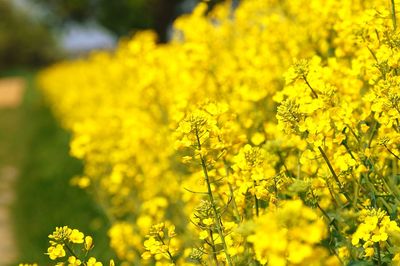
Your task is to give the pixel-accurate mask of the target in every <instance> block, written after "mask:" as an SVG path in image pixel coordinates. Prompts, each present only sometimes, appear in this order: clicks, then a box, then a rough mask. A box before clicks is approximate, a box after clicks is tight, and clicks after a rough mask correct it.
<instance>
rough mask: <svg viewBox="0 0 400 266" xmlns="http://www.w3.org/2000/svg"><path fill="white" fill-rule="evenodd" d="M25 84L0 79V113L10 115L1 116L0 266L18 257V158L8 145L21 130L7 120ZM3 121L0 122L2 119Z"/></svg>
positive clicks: (10, 262) (15, 108)
mask: <svg viewBox="0 0 400 266" xmlns="http://www.w3.org/2000/svg"><path fill="white" fill-rule="evenodd" d="M25 86H26V82H25V80H24V79H22V78H18V77H17V78H7V79H0V112H3V113H6V114H7V115H11V116H7V115H6V116H5V117H4V116H1V117H0V130H2V131H3V132H1V133H2V135H1V136H0V137H1V139H0V153H1V154H0V155H1V156H0V266H8V265H12V263H15V261H16V260H17V258H18V254H17V253H18V252H17V247H16V243H15V236H14V234H13V233H14V228H13V221H12V213H11V206H12V204H13V203H14V200H15V189H14V186H15V182H16V180H17V178H18V167H17V165H18V162H16V161H15V159H13V158H18V156H15V154H12V152H13V149H12V148H11V147H12V146H11V145H10V142H11V140H12V138H13V134H14V132H16V131H18V130H21V129H18V128H16V127H18V123H16V122H15V121H14V122H13V121H11V122H10V121H9V119H7V117H13V112H15V113H16V112H17V108H18V107H19V105H20V104H21V102H22V98H23V94H24V90H25ZM1 118H3V119H1Z"/></svg>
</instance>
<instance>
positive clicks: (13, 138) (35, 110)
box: [0, 72, 115, 265]
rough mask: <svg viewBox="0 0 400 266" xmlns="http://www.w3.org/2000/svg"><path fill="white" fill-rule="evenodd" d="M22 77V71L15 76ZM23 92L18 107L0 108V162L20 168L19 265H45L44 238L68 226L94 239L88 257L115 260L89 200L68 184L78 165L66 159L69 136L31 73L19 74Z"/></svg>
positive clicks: (17, 211) (17, 213)
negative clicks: (25, 85)
mask: <svg viewBox="0 0 400 266" xmlns="http://www.w3.org/2000/svg"><path fill="white" fill-rule="evenodd" d="M17 74H21V72H19V73H17ZM22 75H23V76H24V77H26V78H27V80H28V83H29V85H28V88H27V92H26V95H25V98H24V102H23V104H22V106H21V107H20V108H18V109H14V110H0V147H2V148H1V149H0V150H1V152H0V162H1V164H3V163H6V164H12V165H15V166H16V167H17V168H19V171H20V176H19V178H18V180H17V182H16V188H15V189H16V194H17V195H16V196H17V199H16V202H15V204H14V218H15V224H14V225H15V232H16V236H17V243H18V248H19V251H20V257H19V262H37V263H39V264H40V265H49V262H50V261H49V259H48V257H47V256H46V255H44V253H45V252H46V250H47V247H48V239H47V236H48V234H50V233H51V232H52V231H53V230H54V228H55V227H56V226H63V225H68V226H70V227H73V228H78V229H79V230H81V231H83V232H84V233H87V234H91V235H92V236H93V237H94V241H95V242H94V243H95V245H96V247H95V250H94V251H93V255H96V256H97V257H98V258H102V259H104V260H106V259H109V258H112V257H115V255H113V254H112V253H111V251H110V249H109V247H108V238H107V234H106V230H107V227H108V225H109V224H108V222H107V220H106V218H105V216H104V215H103V213H102V211H101V210H100V209H99V208H98V207H97V206H96V204H95V203H94V202H93V200H92V198H91V197H90V196H89V195H88V194H87V193H86V192H85V191H82V190H81V189H78V188H76V187H72V186H70V184H69V180H70V178H71V177H72V176H74V175H76V174H79V173H81V171H82V163H81V162H80V161H78V160H75V159H73V158H71V157H70V156H69V155H68V151H69V140H70V135H69V134H67V132H65V131H64V130H62V129H61V128H60V127H59V126H58V124H57V122H56V121H55V119H54V117H53V115H52V114H51V112H50V110H49V108H48V107H47V105H46V103H45V102H44V100H43V97H42V96H41V94H40V93H39V91H38V90H37V89H36V88H35V86H34V74H33V73H32V72H23V73H22Z"/></svg>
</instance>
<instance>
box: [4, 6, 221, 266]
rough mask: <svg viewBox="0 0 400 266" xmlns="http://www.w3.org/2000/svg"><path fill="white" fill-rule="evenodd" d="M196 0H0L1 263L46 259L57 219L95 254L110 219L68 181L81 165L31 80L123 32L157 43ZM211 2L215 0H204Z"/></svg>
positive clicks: (101, 251)
mask: <svg viewBox="0 0 400 266" xmlns="http://www.w3.org/2000/svg"><path fill="white" fill-rule="evenodd" d="M197 2H198V1H197V0H115V1H110V0H0V239H1V241H0V266H8V265H18V263H19V262H23V263H33V262H36V263H39V265H48V258H47V256H46V255H44V253H45V252H46V250H47V246H48V239H47V235H48V234H50V233H51V232H52V231H53V230H54V228H55V227H56V226H63V225H69V226H70V227H75V228H79V229H81V230H82V231H83V232H86V233H88V234H91V235H93V236H94V238H95V243H96V245H97V247H96V249H95V252H97V254H96V253H95V254H93V255H95V256H97V257H98V258H102V259H107V258H110V257H114V258H115V255H114V254H112V251H110V250H109V248H108V238H107V233H106V232H107V228H108V221H107V220H106V218H105V215H104V214H103V213H102V210H101V209H99V208H98V207H97V206H96V204H94V202H93V199H92V198H91V197H90V195H88V194H87V193H86V192H85V191H82V190H80V189H78V188H75V187H72V186H70V184H69V180H70V178H71V177H73V176H74V175H78V174H79V173H80V172H81V170H82V165H81V162H80V161H78V160H75V159H73V158H71V157H70V156H69V155H68V152H69V144H68V143H69V138H70V136H69V135H68V133H67V132H65V131H63V130H62V129H61V128H60V127H59V125H58V124H57V122H56V120H55V119H54V117H53V116H52V114H51V112H50V111H49V109H48V107H47V106H46V102H45V101H44V100H43V98H42V96H41V94H40V92H39V90H37V88H36V85H35V75H36V73H37V72H38V71H40V69H41V68H43V67H45V66H47V65H49V64H52V63H54V62H57V61H60V60H65V59H69V58H76V57H81V56H86V55H87V54H88V53H89V52H90V51H91V50H93V49H108V50H112V49H114V47H115V46H116V44H117V41H118V39H119V38H121V37H126V36H131V35H133V34H134V33H135V32H136V31H138V30H142V29H153V30H155V31H156V32H157V34H158V40H159V42H160V43H165V42H167V41H168V39H169V37H170V36H171V32H172V29H171V25H172V22H173V20H174V19H175V18H176V17H177V16H178V15H180V14H183V13H186V12H190V11H191V10H192V9H193V8H194V6H195V5H196V4H197ZM207 2H208V4H209V7H210V9H211V8H212V6H213V5H215V4H216V3H217V2H218V1H207Z"/></svg>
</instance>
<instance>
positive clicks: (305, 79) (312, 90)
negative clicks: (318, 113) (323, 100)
mask: <svg viewBox="0 0 400 266" xmlns="http://www.w3.org/2000/svg"><path fill="white" fill-rule="evenodd" d="M303 79H304V81H305V83H306V84H307V86H308V87H309V88H310V90H311V92H312V94H313V96H314V98H315V99H318V94H317V93H316V92H315V90H314V89H313V88H312V87H311V85H310V83H309V82H308V80H307V78H306V76H305V75H303Z"/></svg>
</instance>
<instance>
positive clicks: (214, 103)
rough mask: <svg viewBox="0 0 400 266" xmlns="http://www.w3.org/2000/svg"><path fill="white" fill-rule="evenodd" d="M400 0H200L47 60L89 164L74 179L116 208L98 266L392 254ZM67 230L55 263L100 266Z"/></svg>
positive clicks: (54, 248) (385, 258)
mask: <svg viewBox="0 0 400 266" xmlns="http://www.w3.org/2000/svg"><path fill="white" fill-rule="evenodd" d="M396 8H400V2H399V3H397V1H394V0H392V1H387V0H370V1H363V0H341V1H339V0H296V1H294V0H292V1H289V0H245V1H242V2H241V3H240V5H239V6H238V7H237V8H233V7H232V5H231V3H230V2H229V1H228V2H226V3H223V4H220V5H219V6H217V7H216V8H214V9H213V10H211V11H208V10H207V4H206V3H200V4H199V5H198V6H197V8H196V9H195V10H194V11H193V13H192V14H190V15H185V16H182V17H180V18H179V19H177V20H176V21H175V23H174V29H175V31H174V36H173V39H172V40H171V41H170V42H169V43H168V44H157V43H156V40H155V35H154V34H153V33H152V32H142V33H138V34H136V35H135V37H134V38H132V39H130V40H121V42H120V44H119V46H118V48H117V49H116V50H115V51H114V52H97V53H94V54H92V55H91V56H90V57H89V58H86V59H79V60H75V61H69V62H63V63H59V64H57V65H54V66H52V67H50V68H48V69H46V70H44V71H42V73H41V74H40V77H39V83H40V86H41V87H42V90H43V92H44V94H45V96H46V97H47V100H48V102H49V103H50V105H51V106H52V109H53V111H54V112H55V114H56V116H57V118H58V119H59V121H60V123H61V124H62V125H63V126H64V127H65V128H66V129H67V130H69V131H70V132H72V134H73V139H72V141H71V143H70V147H71V155H73V156H75V157H77V158H79V159H81V160H82V161H83V162H84V165H85V169H84V172H83V174H82V175H81V176H78V177H74V178H73V179H72V180H71V183H72V184H73V185H77V186H79V187H81V188H83V189H87V190H88V191H89V192H90V193H91V194H92V195H93V197H95V199H96V201H97V203H98V204H99V206H101V207H102V208H103V209H104V210H105V212H106V214H107V216H108V218H109V220H110V222H111V227H110V229H109V231H108V234H109V237H110V248H112V249H113V250H115V252H116V254H117V258H110V262H109V261H106V262H103V263H104V265H108V264H110V265H114V263H115V264H116V265H158V266H161V265H196V264H197V265H270V266H280V265H282V266H283V265H400V227H399V211H400V205H399V203H400V187H399V184H400V170H399V169H400V122H399V120H400V31H399V29H398V27H397V24H398V20H397V16H396ZM78 230H79V229H71V228H68V227H60V228H57V229H56V231H55V232H54V233H53V234H52V235H51V236H50V240H51V241H50V244H49V249H48V252H47V253H48V256H49V262H51V263H54V264H57V263H61V262H63V263H64V265H101V263H100V262H98V261H96V258H93V257H91V256H90V250H91V249H92V248H94V249H95V248H96V245H95V243H96V239H94V240H92V239H91V237H88V236H86V237H85V236H84V234H83V233H81V232H80V231H78ZM92 241H93V242H92ZM93 243H94V245H93ZM111 259H112V260H111Z"/></svg>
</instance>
